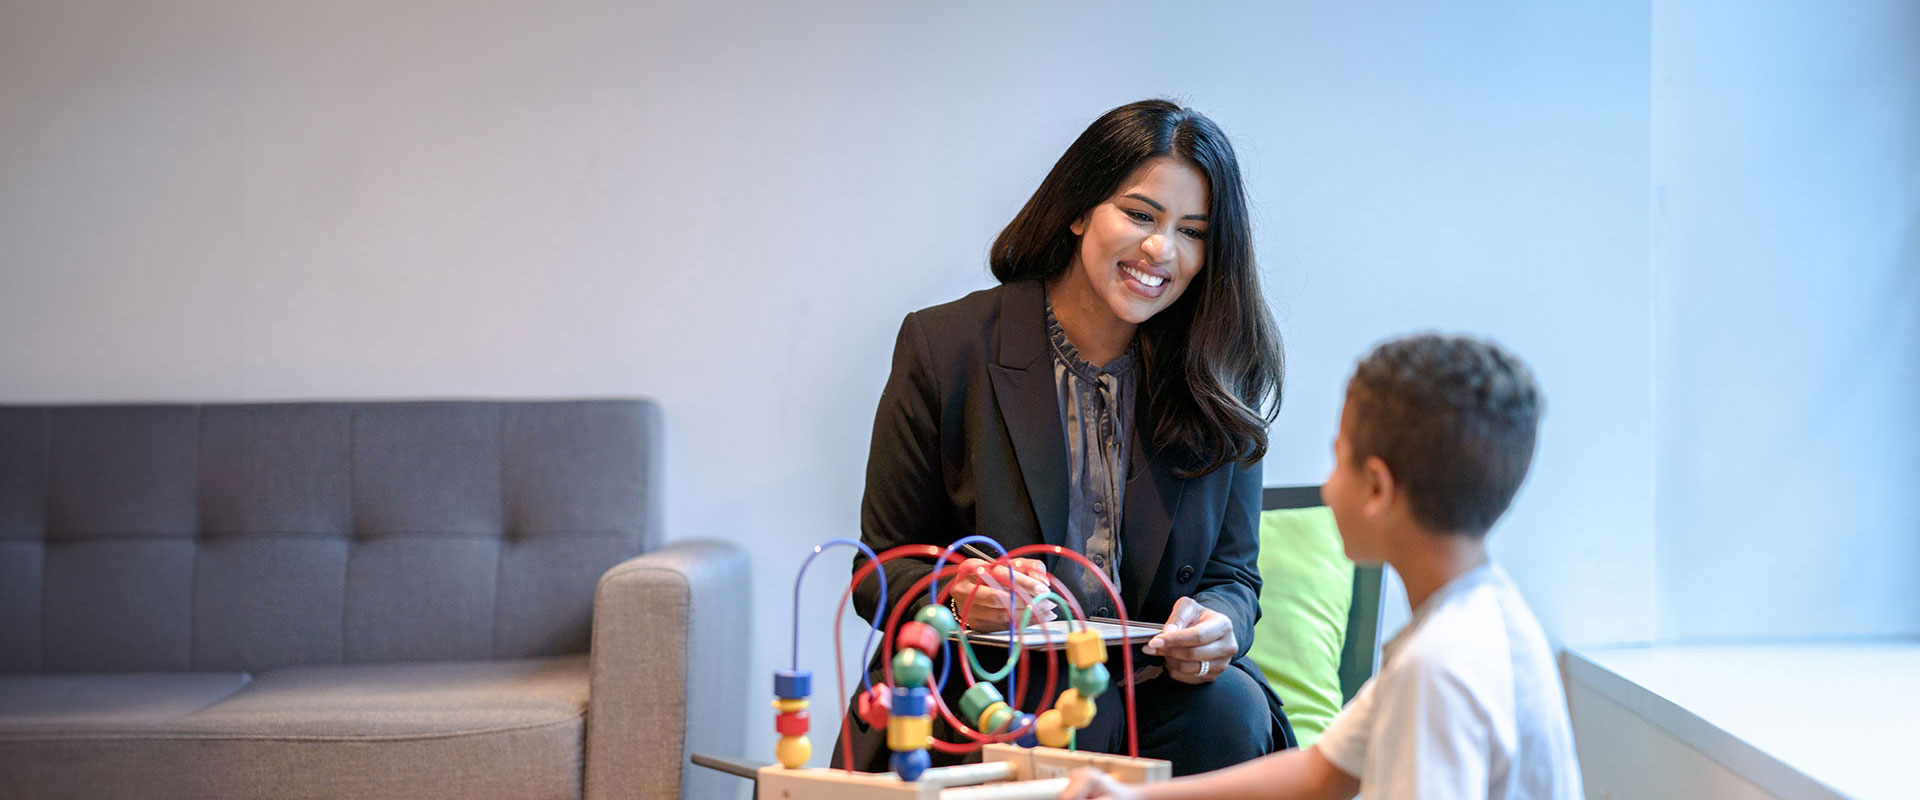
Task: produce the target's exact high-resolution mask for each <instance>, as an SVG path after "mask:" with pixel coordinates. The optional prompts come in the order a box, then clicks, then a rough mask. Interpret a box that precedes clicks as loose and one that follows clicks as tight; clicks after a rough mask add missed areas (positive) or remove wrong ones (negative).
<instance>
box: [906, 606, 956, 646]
mask: <svg viewBox="0 0 1920 800" xmlns="http://www.w3.org/2000/svg"><path fill="white" fill-rule="evenodd" d="M913 621H914V622H918V623H920V624H922V625H925V626H927V627H929V628H932V629H934V631H935V632H937V633H939V634H940V638H942V639H945V638H947V637H949V636H952V635H953V634H954V632H956V631H958V630H960V623H959V622H958V621H956V620H955V619H954V618H953V612H952V611H948V610H947V607H946V606H940V605H933V604H931V603H929V604H927V605H925V606H922V607H921V608H920V610H919V611H918V612H916V613H915V614H914V615H913Z"/></svg>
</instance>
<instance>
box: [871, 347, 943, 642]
mask: <svg viewBox="0 0 1920 800" xmlns="http://www.w3.org/2000/svg"><path fill="white" fill-rule="evenodd" d="M940 420H941V395H940V389H939V386H938V380H937V377H936V375H935V374H934V371H933V364H932V354H931V353H930V351H929V348H928V346H927V337H926V331H925V330H924V329H923V327H922V325H921V321H920V318H919V316H918V314H917V313H915V314H908V315H907V317H906V319H905V320H903V321H902V322H901V323H900V334H899V336H898V338H897V339H896V340H895V342H894V345H893V372H892V374H891V375H889V376H888V377H887V385H886V388H885V389H884V390H882V391H881V393H880V408H879V410H878V411H877V412H875V414H874V419H873V439H872V445H871V450H870V451H869V453H868V455H867V487H866V493H865V495H864V497H863V498H862V499H861V502H860V540H861V541H862V542H864V543H865V544H866V545H867V546H868V547H871V548H873V550H874V552H875V553H880V552H884V551H886V550H887V549H888V548H891V547H897V546H899V545H903V544H933V545H940V546H945V545H947V544H948V543H950V542H952V541H953V539H954V538H955V535H954V534H953V532H952V531H953V529H954V522H953V520H954V516H955V515H954V511H953V508H952V502H951V500H950V499H949V498H948V497H947V495H946V488H945V480H944V476H943V474H942V471H941V469H942V467H941V464H942V461H941V458H940V438H941V437H940ZM866 562H867V559H866V556H864V555H857V556H855V557H854V561H853V567H854V569H855V570H858V569H859V568H860V567H861V566H863V565H864V564H866ZM884 569H885V570H886V573H887V590H888V593H889V596H888V597H887V598H886V602H885V603H881V602H880V600H881V598H880V584H879V581H878V580H876V579H874V578H873V577H868V579H867V580H864V581H862V582H861V583H860V585H859V586H858V587H856V589H855V591H854V597H853V601H854V609H855V610H856V611H857V612H858V613H859V614H860V616H862V617H865V618H866V619H867V620H868V621H869V622H872V623H874V624H875V625H884V624H885V622H886V620H885V619H883V618H878V619H877V618H876V615H877V614H880V613H883V612H884V610H885V609H890V608H893V607H894V606H895V605H896V604H897V603H898V601H899V599H900V598H901V597H902V596H903V595H905V594H906V592H907V590H908V589H909V588H910V587H912V585H913V583H914V582H915V581H918V580H919V579H920V578H922V577H924V576H926V574H927V573H928V572H930V571H931V570H932V561H931V560H930V559H917V558H903V559H895V560H893V561H891V562H888V563H887V564H886V566H885V567H884ZM912 610H913V609H909V610H908V613H911V612H912Z"/></svg>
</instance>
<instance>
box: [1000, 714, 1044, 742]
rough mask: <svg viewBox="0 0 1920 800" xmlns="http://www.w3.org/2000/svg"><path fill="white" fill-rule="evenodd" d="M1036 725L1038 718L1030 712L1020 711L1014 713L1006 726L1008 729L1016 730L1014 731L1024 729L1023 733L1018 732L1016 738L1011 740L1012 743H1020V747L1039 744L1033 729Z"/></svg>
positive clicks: (1037, 724)
mask: <svg viewBox="0 0 1920 800" xmlns="http://www.w3.org/2000/svg"><path fill="white" fill-rule="evenodd" d="M1038 727H1039V720H1036V719H1034V716H1033V715H1032V714H1028V713H1026V712H1020V713H1019V714H1017V715H1015V716H1014V718H1013V723H1012V724H1011V725H1009V726H1008V728H1009V730H1016V731H1017V730H1021V729H1025V730H1026V732H1025V733H1022V734H1020V736H1019V737H1018V738H1016V739H1014V740H1013V743H1014V744H1017V745H1020V746H1021V747H1039V746H1040V739H1039V737H1036V736H1034V729H1036V728H1038Z"/></svg>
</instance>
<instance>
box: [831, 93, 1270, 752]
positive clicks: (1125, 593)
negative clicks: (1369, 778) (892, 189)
mask: <svg viewBox="0 0 1920 800" xmlns="http://www.w3.org/2000/svg"><path fill="white" fill-rule="evenodd" d="M990 261H991V264H992V267H993V274H994V276H995V277H996V278H998V279H999V280H1000V282H1001V284H1002V285H1001V286H999V287H996V288H993V289H988V290H985V291H980V292H975V293H973V294H971V295H968V296H966V297H964V298H961V299H959V300H956V301H954V302H951V303H947V304H944V305H940V306H935V307H933V308H927V309H922V310H920V311H916V312H914V313H911V314H908V315H907V317H906V319H905V321H904V322H903V323H902V324H901V327H900V334H899V338H898V340H897V342H896V343H895V345H894V355H893V372H892V375H891V377H889V378H888V381H887V386H886V390H885V391H884V392H883V394H882V395H881V398H880V408H879V411H878V413H877V414H876V416H875V419H874V428H873V443H872V451H871V453H870V456H869V458H868V462H867V488H866V496H865V498H864V500H863V502H862V506H861V535H862V536H861V538H862V540H863V541H864V542H865V543H866V544H867V545H869V546H871V547H872V548H874V550H875V551H882V550H885V549H888V548H892V547H896V546H899V545H903V544H932V545H939V546H943V547H944V546H947V545H949V544H951V543H953V542H954V541H955V540H957V539H959V538H961V537H963V536H967V535H969V534H976V533H978V534H984V535H987V536H991V537H993V538H994V539H997V540H999V541H1000V542H1001V543H1002V544H1004V545H1006V546H1007V547H1008V548H1013V547H1019V546H1023V545H1030V544H1039V543H1046V544H1053V545H1059V546H1064V547H1068V548H1071V549H1073V550H1075V551H1078V552H1080V553H1082V554H1084V555H1085V556H1086V558H1087V561H1088V562H1090V563H1091V564H1092V568H1082V567H1080V566H1079V565H1078V564H1077V563H1070V562H1067V561H1061V562H1058V563H1054V562H1051V561H1048V562H1044V563H1043V562H1041V561H1027V560H1024V559H1022V560H1018V561H1017V563H1016V565H1017V566H1018V567H1019V570H1018V571H1017V572H1015V573H1014V574H1013V575H1011V576H1010V577H1011V578H1012V579H1013V580H1014V584H1015V586H1016V588H1018V589H1022V590H1024V591H1026V592H1033V591H1036V590H1037V589H1038V588H1039V587H1044V586H1049V585H1050V586H1052V587H1053V588H1055V589H1056V590H1058V591H1062V593H1064V594H1070V595H1071V596H1073V597H1075V598H1077V599H1078V600H1079V603H1080V605H1081V607H1082V609H1083V610H1084V611H1085V612H1086V613H1088V614H1091V615H1097V616H1112V615H1114V614H1115V613H1116V611H1117V610H1118V608H1117V607H1116V606H1115V603H1114V599H1113V598H1112V597H1111V596H1110V595H1109V594H1108V592H1107V590H1106V586H1107V585H1108V584H1109V583H1110V584H1111V585H1113V586H1116V587H1118V599H1119V600H1121V601H1123V602H1124V603H1125V608H1126V610H1127V611H1128V612H1130V615H1131V616H1132V618H1134V619H1144V620H1149V621H1152V622H1155V623H1159V622H1160V621H1162V620H1165V621H1166V629H1165V631H1164V632H1163V633H1162V634H1161V635H1159V636H1156V637H1154V639H1153V640H1152V641H1151V642H1149V643H1148V644H1147V645H1146V647H1145V648H1144V649H1143V651H1142V657H1141V658H1140V659H1139V660H1137V661H1136V664H1144V665H1146V666H1145V667H1144V669H1143V670H1141V671H1140V672H1138V673H1137V674H1136V677H1137V678H1138V680H1139V683H1138V686H1137V693H1136V699H1137V708H1138V720H1139V731H1138V740H1137V744H1138V752H1139V755H1142V756H1148V757H1154V758H1164V759H1167V760H1169V761H1172V762H1173V771H1174V773H1175V774H1177V775H1178V774H1188V773H1192V772H1200V771H1204V770H1209V769H1215V768H1218V767H1222V766H1227V765H1229V764H1234V763H1238V762H1240V761H1244V760H1247V759H1250V758H1253V757H1256V756H1259V755H1261V754H1264V753H1266V752H1268V751H1270V750H1273V749H1275V748H1278V747H1286V746H1290V745H1291V744H1292V743H1293V737H1292V731H1291V729H1289V728H1288V727H1287V724H1286V718H1285V716H1284V714H1282V713H1281V709H1280V701H1279V698H1277V697H1275V696H1274V695H1273V693H1272V691H1271V690H1270V689H1269V688H1268V686H1267V683H1266V681H1265V680H1264V679H1263V678H1262V677H1261V675H1260V673H1259V672H1258V670H1257V668H1256V667H1254V666H1253V665H1252V664H1251V662H1248V661H1247V660H1246V658H1245V656H1246V654H1247V649H1248V647H1249V646H1250V645H1251V643H1252V631H1253V624H1254V621H1255V619H1256V617H1257V616H1258V614H1259V593H1260V578H1259V573H1258V563H1257V562H1258V558H1259V545H1258V537H1257V534H1256V530H1257V527H1258V526H1257V517H1258V514H1259V508H1260V459H1261V457H1262V456H1263V455H1264V454H1265V453H1266V449H1267V434H1266V430H1267V425H1268V424H1269V423H1270V422H1271V421H1272V420H1273V416H1274V414H1275V413H1277V411H1278V407H1279V401H1280V380H1281V371H1282V362H1281V354H1280V340H1279V335H1278V334H1277V333H1276V331H1275V326H1274V324H1273V319H1272V317H1271V315H1270V314H1269V312H1268V311H1267V306H1266V301H1265V299H1264V295H1263V294H1262V293H1261V291H1260V283H1259V277H1258V274H1257V272H1256V270H1255V268H1254V259H1253V247H1252V243H1251V237H1250V233H1249V226H1248V223H1247V208H1246V201H1245V192H1244V190H1243V188H1242V186H1241V179H1240V168H1239V165H1238V163H1237V161H1236V160H1235V158H1234V155H1233V148H1232V146H1231V145H1230V144H1228V142H1227V139H1226V136H1225V135H1224V134H1222V133H1221V132H1220V129H1219V128H1218V127H1217V126H1215V125H1214V124H1213V122H1212V121H1211V120H1209V119H1207V118H1206V117H1205V116H1203V115H1201V114H1200V113H1198V112H1196V111H1193V110H1192V109H1187V108H1182V107H1180V106H1178V105H1175V104H1173V103H1169V102H1165V101H1159V100H1149V101H1144V102H1139V103H1133V104H1130V105H1126V106H1122V107H1120V108H1116V109H1114V110H1112V111H1109V112H1107V113H1106V114H1105V115H1102V116H1101V117H1100V118H1099V119H1098V120H1096V121H1094V123H1093V124H1092V125H1091V126H1090V127H1088V128H1087V130H1086V132H1085V133H1082V134H1081V135H1080V137H1079V138H1078V139H1077V140H1075V141H1074V143H1073V144H1072V145H1071V146H1069V147H1068V148H1067V151H1066V153H1065V154H1064V155H1062V156H1061V158H1060V160H1059V162H1058V163H1056V164H1055V165H1054V167H1053V170H1052V171H1051V172H1050V173H1048V175H1047V177H1046V179H1045V180H1044V181H1042V182H1041V184H1040V187H1039V189H1038V190H1036V191H1035V192H1034V194H1033V197H1032V198H1031V199H1029V200H1028V201H1027V204H1026V206H1025V207H1024V208H1022V209H1021V211H1020V213H1019V214H1018V215H1016V216H1015V217H1014V219H1013V221H1012V222H1010V223H1009V224H1008V225H1007V227H1006V230H1004V231H1003V232H1001V234H1000V236H999V238H998V239H997V240H996V241H995V242H994V245H993V251H992V255H991V258H990ZM863 563H864V559H856V561H855V564H854V566H855V568H856V569H858V568H859V567H860V566H861V564H863ZM968 563H969V564H972V565H973V566H976V567H979V566H985V565H986V562H984V561H980V560H977V559H976V560H972V561H970V562H968ZM885 569H886V573H887V585H888V587H889V588H890V589H892V592H893V594H892V596H890V597H882V596H880V590H879V584H878V582H877V581H874V580H868V581H866V582H864V583H863V584H862V585H861V586H860V587H859V591H858V592H857V593H856V595H855V600H856V604H857V606H858V608H859V611H860V613H861V614H862V615H863V616H865V617H867V618H868V619H869V620H877V619H880V618H881V617H880V616H879V615H880V614H881V613H882V611H883V610H885V609H891V608H893V607H895V606H896V605H897V604H899V603H900V602H901V601H906V602H907V605H908V608H907V613H909V614H911V613H913V612H915V611H917V610H918V608H919V606H921V605H923V604H924V603H925V602H926V601H927V600H926V598H925V597H924V596H922V597H912V598H908V597H905V596H904V595H905V593H906V592H907V591H909V587H912V586H913V585H914V584H915V582H916V581H918V580H919V579H920V578H921V577H923V576H925V575H926V574H927V573H928V571H929V570H930V569H931V565H930V564H929V563H927V562H921V561H914V560H911V559H898V560H894V561H891V562H889V563H888V564H887V565H886V567H885ZM1096 571H1097V572H1096ZM1002 574H1005V573H1002ZM952 583H953V587H954V588H953V595H954V597H956V598H967V600H965V601H963V603H962V605H960V606H959V609H958V610H960V611H963V612H966V613H963V614H962V617H963V618H962V620H961V621H962V622H963V623H964V624H966V625H968V626H970V627H973V628H991V629H1004V628H1005V627H1007V625H1008V617H1009V615H1010V612H1011V610H1012V608H1013V606H1014V605H1015V603H1014V602H1013V600H1012V598H1010V597H1008V596H1007V593H1006V592H1005V591H1004V590H1002V589H1001V588H999V586H998V585H997V584H995V583H993V582H989V581H985V580H980V579H977V578H976V577H973V576H969V575H966V574H963V575H962V576H961V577H959V578H957V579H955V580H954V581H953V582H952ZM1118 661H1119V659H1118V658H1117V657H1115V658H1112V659H1110V662H1109V663H1118ZM874 666H875V668H876V669H877V667H878V666H879V664H878V662H875V665H874ZM986 668H987V669H996V668H998V664H988V665H986ZM955 673H956V675H959V674H960V671H958V670H956V671H955ZM877 674H878V673H877V672H876V675H877ZM1036 674H1044V670H1043V671H1041V672H1039V673H1036ZM1119 677H1120V676H1115V679H1116V681H1117V680H1118V679H1119ZM967 680H970V678H964V677H956V678H955V679H954V680H951V681H949V682H948V683H947V684H946V685H945V692H946V696H947V701H948V704H949V705H950V706H954V707H958V702H957V699H958V697H959V695H960V693H961V692H962V691H963V690H965V689H966V688H967V686H966V685H965V683H966V681H967ZM1034 682H1035V683H1038V682H1041V681H1040V680H1039V679H1036V680H1035V681H1034ZM1040 688H1041V687H1038V686H1031V685H1022V686H1020V687H1019V689H1020V690H1021V692H1022V694H1021V696H1015V695H1013V694H1009V695H1008V698H1009V700H1015V701H1017V702H1016V703H1015V705H1016V706H1017V707H1018V708H1022V709H1030V710H1037V709H1039V708H1041V707H1042V706H1043V705H1044V703H1045V702H1046V701H1047V700H1050V699H1051V698H1043V697H1042V696H1041V695H1042V692H1041V691H1039V689H1040ZM1122 696H1123V693H1121V692H1117V691H1116V692H1106V693H1104V694H1100V695H1099V698H1098V701H1097V713H1096V714H1094V716H1093V720H1092V722H1091V724H1090V725H1088V726H1087V727H1085V728H1083V729H1081V730H1080V731H1079V733H1078V734H1077V735H1076V736H1077V740H1076V742H1075V744H1076V746H1078V747H1079V748H1081V749H1087V750H1103V751H1106V752H1125V751H1127V750H1129V749H1130V748H1131V747H1132V746H1133V745H1134V740H1133V738H1132V737H1131V736H1130V735H1128V733H1127V731H1126V730H1125V726H1124V724H1123V723H1124V721H1125V719H1126V713H1125V709H1124V708H1123V707H1122V700H1121V698H1122ZM848 716H849V719H850V720H853V721H852V722H851V723H850V724H851V726H852V738H853V741H852V747H851V748H850V749H851V751H852V752H853V759H854V762H853V766H856V767H859V768H862V769H867V770H879V769H883V768H884V764H885V761H886V758H887V754H886V751H885V749H884V748H883V746H882V745H883V739H882V731H881V729H880V728H869V727H867V725H866V724H865V723H864V722H862V721H859V715H858V714H855V713H849V715H848ZM935 733H936V735H940V734H942V733H943V731H942V730H941V726H940V725H939V723H936V728H935ZM945 734H946V735H947V738H952V739H957V738H959V736H958V734H956V733H954V732H951V731H946V732H945ZM834 754H835V760H836V761H839V760H840V756H841V748H838V747H836V748H835V751H834Z"/></svg>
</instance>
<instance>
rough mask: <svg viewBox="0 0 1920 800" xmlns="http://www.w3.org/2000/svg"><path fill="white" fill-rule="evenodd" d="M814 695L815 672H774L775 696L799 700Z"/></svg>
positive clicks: (778, 670) (806, 670) (795, 670)
mask: <svg viewBox="0 0 1920 800" xmlns="http://www.w3.org/2000/svg"><path fill="white" fill-rule="evenodd" d="M811 694H813V670H810V669H777V670H774V671H773V696H774V697H784V698H787V699H789V700H797V699H800V698H804V697H807V696H809V695H811Z"/></svg>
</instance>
